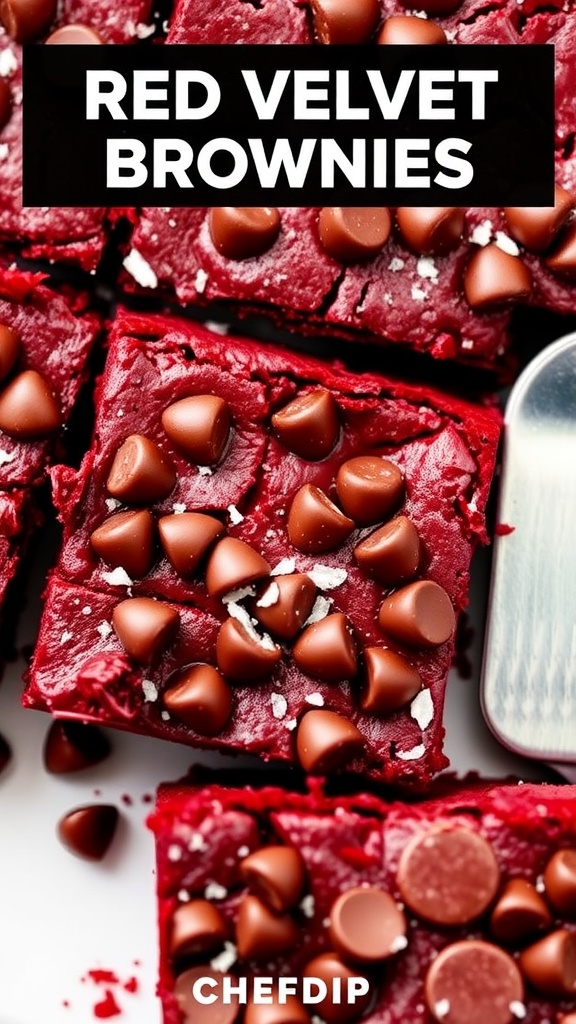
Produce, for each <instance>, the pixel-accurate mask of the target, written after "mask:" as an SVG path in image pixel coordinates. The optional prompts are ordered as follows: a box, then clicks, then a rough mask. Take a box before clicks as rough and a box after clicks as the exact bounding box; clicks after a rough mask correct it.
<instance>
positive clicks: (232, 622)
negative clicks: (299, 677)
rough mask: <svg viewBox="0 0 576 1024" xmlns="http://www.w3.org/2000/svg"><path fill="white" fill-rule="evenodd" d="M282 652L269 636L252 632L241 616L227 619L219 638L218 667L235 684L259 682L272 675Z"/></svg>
mask: <svg viewBox="0 0 576 1024" xmlns="http://www.w3.org/2000/svg"><path fill="white" fill-rule="evenodd" d="M281 658H282V651H281V649H280V648H279V647H277V646H276V644H273V643H272V642H271V640H270V638H269V637H259V636H258V634H257V633H256V632H255V631H254V634H253V635H252V634H251V633H249V632H248V630H247V629H246V627H245V626H244V625H242V623H240V622H238V620H237V619H232V618H230V619H227V620H226V622H225V623H224V624H223V625H222V626H221V627H220V630H219V633H218V637H217V639H216V661H217V662H218V668H219V669H220V671H221V672H222V673H223V674H224V675H225V676H226V678H227V679H230V680H231V681H232V682H233V683H252V682H254V683H257V682H260V681H261V680H262V679H266V678H267V677H268V676H269V675H271V674H272V672H273V671H274V669H275V668H276V665H277V664H278V662H279V661H280V660H281Z"/></svg>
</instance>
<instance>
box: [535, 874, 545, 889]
mask: <svg viewBox="0 0 576 1024" xmlns="http://www.w3.org/2000/svg"><path fill="white" fill-rule="evenodd" d="M534 888H535V889H536V892H546V886H545V885H544V879H543V877H542V875H539V876H538V878H537V879H536V884H535V885H534Z"/></svg>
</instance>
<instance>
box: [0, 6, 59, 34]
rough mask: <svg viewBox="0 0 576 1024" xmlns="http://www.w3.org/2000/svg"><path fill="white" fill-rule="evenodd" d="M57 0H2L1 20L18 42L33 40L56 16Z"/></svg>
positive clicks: (0, 8)
mask: <svg viewBox="0 0 576 1024" xmlns="http://www.w3.org/2000/svg"><path fill="white" fill-rule="evenodd" d="M56 7H57V0H0V22H2V24H3V25H4V28H5V29H6V31H7V33H8V35H9V36H10V38H11V39H14V40H15V42H17V43H30V42H33V41H34V40H35V39H36V38H37V37H38V36H41V35H42V33H43V32H45V31H46V29H47V28H48V26H49V25H50V22H52V21H54V18H55V17H56Z"/></svg>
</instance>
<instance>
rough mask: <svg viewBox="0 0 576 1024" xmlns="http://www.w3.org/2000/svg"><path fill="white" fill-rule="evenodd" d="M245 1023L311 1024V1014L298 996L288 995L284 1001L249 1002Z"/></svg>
mask: <svg viewBox="0 0 576 1024" xmlns="http://www.w3.org/2000/svg"><path fill="white" fill-rule="evenodd" d="M244 1024H310V1014H309V1013H308V1010H307V1009H306V1008H305V1007H304V1006H303V1005H302V1003H301V1002H300V1000H299V999H297V998H296V996H287V997H286V1000H285V1002H282V1003H280V1002H277V1001H276V1000H275V1001H274V1002H272V1003H248V1004H247V1006H246V1012H245V1014H244Z"/></svg>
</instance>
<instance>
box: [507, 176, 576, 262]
mask: <svg viewBox="0 0 576 1024" xmlns="http://www.w3.org/2000/svg"><path fill="white" fill-rule="evenodd" d="M573 205H574V199H573V197H572V196H571V195H570V193H569V192H567V191H566V189H564V188H561V187H560V185H556V186H555V188H554V206H508V207H505V209H504V216H505V217H506V224H507V225H508V230H509V232H510V234H511V235H512V237H513V238H515V239H516V241H517V242H520V244H521V245H524V246H525V247H526V248H527V249H533V250H534V252H542V250H543V249H548V248H549V246H550V245H551V244H552V242H553V241H554V238H555V237H556V235H557V234H558V232H559V230H560V228H561V227H562V225H563V224H564V223H565V222H566V220H567V218H568V216H569V214H570V211H571V210H572V207H573Z"/></svg>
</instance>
